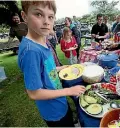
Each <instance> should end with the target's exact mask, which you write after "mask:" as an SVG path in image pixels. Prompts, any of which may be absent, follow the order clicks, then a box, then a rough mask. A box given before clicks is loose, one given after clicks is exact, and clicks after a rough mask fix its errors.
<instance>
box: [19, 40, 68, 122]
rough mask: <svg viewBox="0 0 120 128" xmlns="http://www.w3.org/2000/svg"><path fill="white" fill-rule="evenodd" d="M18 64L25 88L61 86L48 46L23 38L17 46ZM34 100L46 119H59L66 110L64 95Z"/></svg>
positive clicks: (35, 88) (54, 88) (55, 87)
mask: <svg viewBox="0 0 120 128" xmlns="http://www.w3.org/2000/svg"><path fill="white" fill-rule="evenodd" d="M18 65H19V67H20V69H21V70H22V72H23V74H24V82H25V86H26V89H27V90H38V89H49V90H56V89H61V88H62V85H61V83H60V80H59V77H58V74H57V70H56V66H55V62H54V58H53V55H52V52H51V49H50V48H46V47H44V46H42V45H40V44H38V43H35V42H33V41H32V40H30V39H28V38H23V39H22V42H21V43H20V46H19V54H18ZM35 102H36V104H37V107H38V109H39V112H40V114H41V116H42V118H43V119H45V120H47V121H58V120H60V119H61V118H62V117H64V116H65V115H66V113H67V110H68V105H67V100H66V97H59V98H55V99H50V100H36V101H35Z"/></svg>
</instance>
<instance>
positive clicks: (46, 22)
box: [44, 17, 49, 25]
mask: <svg viewBox="0 0 120 128" xmlns="http://www.w3.org/2000/svg"><path fill="white" fill-rule="evenodd" d="M44 24H47V25H49V19H48V17H44Z"/></svg>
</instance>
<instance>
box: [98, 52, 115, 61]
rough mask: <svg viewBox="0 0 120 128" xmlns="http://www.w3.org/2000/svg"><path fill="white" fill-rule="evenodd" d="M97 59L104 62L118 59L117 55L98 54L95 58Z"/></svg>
mask: <svg viewBox="0 0 120 128" xmlns="http://www.w3.org/2000/svg"><path fill="white" fill-rule="evenodd" d="M97 58H98V59H99V60H106V61H110V60H117V59H118V55H117V54H115V53H107V54H106V53H104V54H99V55H98V56H97Z"/></svg>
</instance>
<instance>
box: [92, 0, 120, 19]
mask: <svg viewBox="0 0 120 128" xmlns="http://www.w3.org/2000/svg"><path fill="white" fill-rule="evenodd" d="M118 3H119V1H112V2H110V3H108V1H107V0H99V1H98V0H94V1H92V2H91V6H92V7H94V8H95V11H93V14H94V15H97V14H98V13H101V14H104V15H107V16H108V17H109V18H110V20H112V19H113V17H114V16H115V15H117V14H119V13H120V11H119V10H118V9H117V8H116V5H117V4H118Z"/></svg>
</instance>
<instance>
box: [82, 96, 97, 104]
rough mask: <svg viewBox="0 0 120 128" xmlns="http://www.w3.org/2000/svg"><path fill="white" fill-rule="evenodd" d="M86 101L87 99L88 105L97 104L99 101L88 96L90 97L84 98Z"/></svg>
mask: <svg viewBox="0 0 120 128" xmlns="http://www.w3.org/2000/svg"><path fill="white" fill-rule="evenodd" d="M84 99H85V101H86V102H87V103H88V104H94V103H97V99H95V98H94V97H91V96H88V95H85V96H84Z"/></svg>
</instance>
